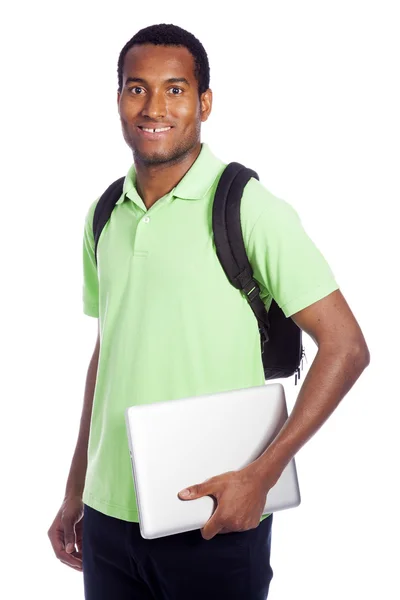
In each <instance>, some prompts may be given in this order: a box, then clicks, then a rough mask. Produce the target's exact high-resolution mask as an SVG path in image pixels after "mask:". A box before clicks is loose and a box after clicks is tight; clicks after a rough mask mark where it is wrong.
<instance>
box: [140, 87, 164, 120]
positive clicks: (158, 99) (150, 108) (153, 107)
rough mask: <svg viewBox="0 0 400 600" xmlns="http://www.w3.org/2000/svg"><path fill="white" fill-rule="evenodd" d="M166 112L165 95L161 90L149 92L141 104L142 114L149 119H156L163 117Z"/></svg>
mask: <svg viewBox="0 0 400 600" xmlns="http://www.w3.org/2000/svg"><path fill="white" fill-rule="evenodd" d="M166 112H167V107H166V101H165V96H164V94H163V93H162V92H160V93H157V92H155V93H150V94H148V96H147V101H146V103H145V105H144V106H143V110H142V114H143V115H144V116H146V117H150V118H151V119H154V120H157V119H160V118H164V117H165V114H166Z"/></svg>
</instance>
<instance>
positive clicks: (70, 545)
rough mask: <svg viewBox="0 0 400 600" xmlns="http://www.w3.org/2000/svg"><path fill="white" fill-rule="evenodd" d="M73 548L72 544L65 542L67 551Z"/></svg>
mask: <svg viewBox="0 0 400 600" xmlns="http://www.w3.org/2000/svg"><path fill="white" fill-rule="evenodd" d="M73 549H74V546H73V545H72V544H67V548H66V550H67V552H72V551H73Z"/></svg>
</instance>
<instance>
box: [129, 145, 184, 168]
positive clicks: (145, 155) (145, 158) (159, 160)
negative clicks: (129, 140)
mask: <svg viewBox="0 0 400 600" xmlns="http://www.w3.org/2000/svg"><path fill="white" fill-rule="evenodd" d="M187 151H188V149H187V148H174V149H173V150H162V149H160V150H157V149H154V150H151V151H148V152H144V151H142V150H141V149H140V148H137V147H134V148H132V152H133V155H134V157H135V159H136V160H139V161H140V162H142V163H144V164H146V165H161V164H163V163H168V162H174V161H177V160H179V159H180V158H182V156H184V155H185V154H186V153H187Z"/></svg>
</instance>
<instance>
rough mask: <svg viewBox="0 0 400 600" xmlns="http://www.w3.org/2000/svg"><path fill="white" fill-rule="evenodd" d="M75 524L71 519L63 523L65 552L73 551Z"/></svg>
mask: <svg viewBox="0 0 400 600" xmlns="http://www.w3.org/2000/svg"><path fill="white" fill-rule="evenodd" d="M75 543H76V537H75V524H74V523H72V522H71V521H67V522H65V523H64V544H65V549H66V551H67V552H74V551H75Z"/></svg>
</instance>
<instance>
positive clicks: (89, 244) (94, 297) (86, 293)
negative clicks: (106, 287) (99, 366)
mask: <svg viewBox="0 0 400 600" xmlns="http://www.w3.org/2000/svg"><path fill="white" fill-rule="evenodd" d="M96 204H97V200H96V201H95V202H93V204H92V205H91V206H90V208H89V210H88V212H87V214H86V218H85V226H84V232H83V312H84V313H85V315H88V316H89V317H98V316H99V280H98V275H97V265H96V259H95V256H94V237H93V215H94V211H95V208H96Z"/></svg>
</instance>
